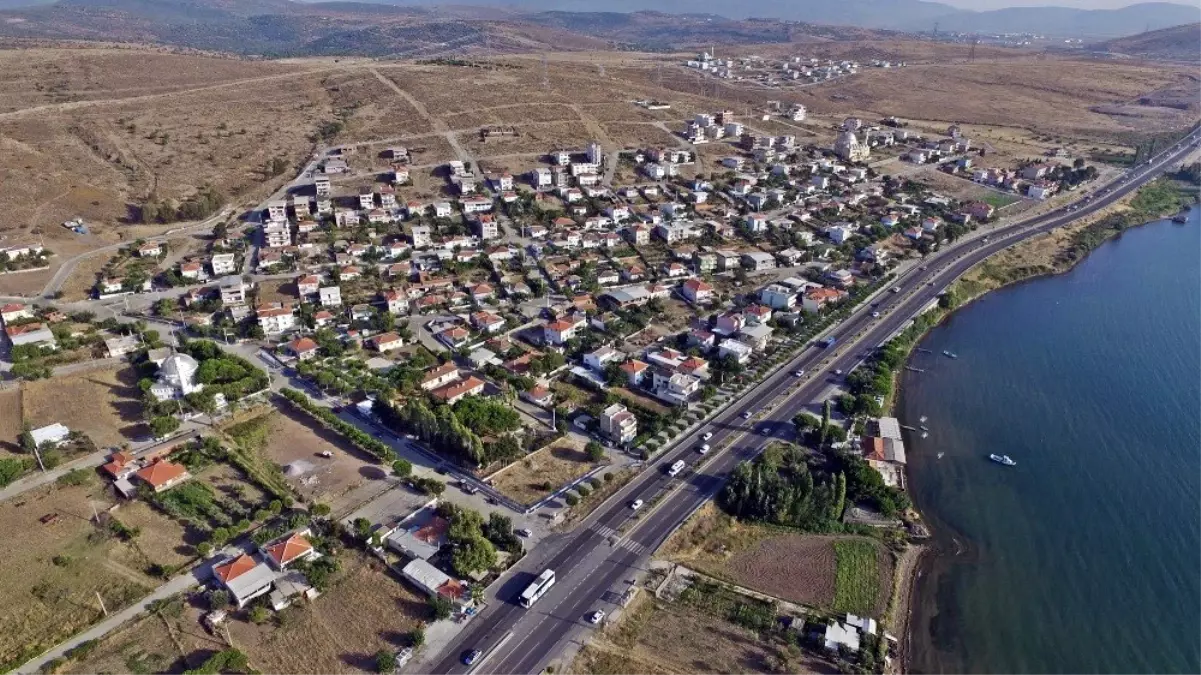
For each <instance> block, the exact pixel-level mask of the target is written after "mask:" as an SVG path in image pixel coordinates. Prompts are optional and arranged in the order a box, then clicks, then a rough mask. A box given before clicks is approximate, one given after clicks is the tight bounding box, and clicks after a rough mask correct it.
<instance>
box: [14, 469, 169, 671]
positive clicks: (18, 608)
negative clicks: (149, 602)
mask: <svg viewBox="0 0 1201 675" xmlns="http://www.w3.org/2000/svg"><path fill="white" fill-rule="evenodd" d="M114 505H115V503H114V501H113V500H112V499H110V497H109V496H108V494H107V491H106V489H105V487H104V486H103V485H102V484H101V482H100V480H99V479H98V478H96V477H95V476H90V477H89V479H88V481H87V483H86V484H84V485H78V486H65V487H53V486H52V487H48V488H40V489H37V490H34V491H31V492H27V493H25V494H23V495H21V496H20V497H19V498H15V499H10V500H7V501H5V502H2V503H0V541H5V542H8V543H9V544H10V545H9V546H7V547H6V551H5V554H4V555H3V556H0V664H6V665H8V666H13V665H17V664H16V663H14V662H19V661H22V660H23V659H26V658H30V657H32V656H33V655H35V654H37V653H39V652H41V651H43V650H45V649H47V648H49V647H50V646H52V645H54V644H56V643H58V642H59V641H60V640H62V639H63V638H66V637H67V636H69V635H72V634H74V633H76V632H78V631H79V630H81V629H83V628H84V627H85V626H87V625H88V624H90V623H92V622H93V621H95V620H97V619H98V618H100V615H101V611H100V607H99V605H98V602H97V599H96V593H97V592H99V593H100V595H101V597H103V598H104V603H105V605H106V606H107V607H108V610H109V611H110V612H112V611H116V610H117V609H120V608H122V607H124V606H127V605H129V604H130V603H132V602H133V601H135V600H136V599H138V598H140V597H142V596H144V595H145V594H146V593H147V592H149V591H150V589H152V588H154V587H155V586H157V585H158V584H159V583H160V582H159V581H158V580H156V579H153V578H151V577H150V576H147V574H146V573H145V570H146V569H147V568H148V567H149V566H150V565H151V564H154V563H159V564H173V563H177V562H179V561H180V559H181V558H182V557H183V556H181V555H180V554H179V553H178V552H177V551H176V549H175V547H177V546H180V545H182V543H183V542H182V541H181V540H180V539H179V538H178V535H179V532H180V529H179V527H178V526H177V525H176V524H174V523H172V522H170V521H169V520H167V519H166V518H165V517H163V516H161V515H159V514H156V513H151V512H147V511H144V510H143V508H144V505H143V506H134V507H132V508H127V507H122V508H120V509H117V510H116V511H115V512H114V513H113V515H114V516H115V517H117V518H118V519H120V520H121V522H123V523H126V520H128V522H127V523H126V524H127V525H134V524H136V525H137V526H138V527H141V528H142V533H141V535H140V536H139V537H138V538H137V539H135V540H134V541H133V542H130V543H126V542H122V541H120V540H119V539H118V538H117V537H116V536H114V535H112V534H111V533H110V532H109V531H108V530H107V529H105V528H102V527H99V526H97V525H96V524H95V523H94V522H93V521H92V517H93V510H92V509H93V507H95V509H96V511H97V512H99V513H100V514H101V515H102V516H103V515H104V514H105V513H106V511H108V510H109V509H110V508H111V507H113V506H114ZM47 517H49V518H47ZM43 518H46V520H47V522H46V523H43V522H42V519H43ZM5 670H7V668H5Z"/></svg>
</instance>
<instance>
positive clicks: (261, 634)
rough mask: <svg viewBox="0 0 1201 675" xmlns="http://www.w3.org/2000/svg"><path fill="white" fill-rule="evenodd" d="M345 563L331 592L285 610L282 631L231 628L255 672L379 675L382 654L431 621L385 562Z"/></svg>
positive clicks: (352, 557)
mask: <svg viewBox="0 0 1201 675" xmlns="http://www.w3.org/2000/svg"><path fill="white" fill-rule="evenodd" d="M340 562H341V564H342V567H343V571H342V572H341V573H340V574H339V576H338V578H337V579H335V581H334V582H333V585H332V586H331V587H330V589H329V590H328V591H327V592H326V593H325V594H324V595H322V596H321V597H319V598H317V599H316V600H314V601H313V602H312V603H310V604H307V605H296V606H294V607H291V608H288V609H287V610H285V611H284V620H283V624H282V625H281V626H278V627H276V626H273V625H264V626H255V625H253V624H249V623H244V622H241V621H234V622H232V623H231V624H230V636H231V637H232V638H233V641H234V644H236V645H238V646H239V648H241V649H242V651H244V652H245V653H246V655H247V656H248V657H249V658H250V663H251V665H252V666H254V667H255V668H256V669H257V670H260V671H262V672H265V673H361V672H374V670H375V653H376V652H377V651H379V650H380V649H398V648H400V647H402V646H405V645H406V644H407V642H406V641H407V639H408V633H409V631H411V630H412V629H413V628H414V627H415V626H416V625H417V622H418V621H425V620H429V619H430V618H431V617H430V616H428V613H429V609H428V605H427V603H426V599H425V598H424V597H420V596H418V595H417V594H416V593H415V592H414V591H412V590H410V589H409V588H408V587H407V586H404V585H403V584H402V582H401V581H400V580H399V579H397V578H395V577H393V576H391V575H390V574H389V573H388V572H387V571H386V570H385V569H384V567H383V564H382V563H380V562H379V561H377V560H375V559H372V558H367V557H365V556H362V557H360V556H358V555H357V554H355V553H353V552H347V553H345V554H344V555H343V556H342V557H341V560H340Z"/></svg>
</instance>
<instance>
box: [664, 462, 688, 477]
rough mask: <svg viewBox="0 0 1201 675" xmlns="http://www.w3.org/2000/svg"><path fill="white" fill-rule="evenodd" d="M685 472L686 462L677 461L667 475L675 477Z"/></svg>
mask: <svg viewBox="0 0 1201 675" xmlns="http://www.w3.org/2000/svg"><path fill="white" fill-rule="evenodd" d="M683 470H684V460H682V459H680V460H676V463H675V464H672V465H671V468H669V469H668V470H667V475H668V476H675V475H676V474H678V473H680V472H681V471H683Z"/></svg>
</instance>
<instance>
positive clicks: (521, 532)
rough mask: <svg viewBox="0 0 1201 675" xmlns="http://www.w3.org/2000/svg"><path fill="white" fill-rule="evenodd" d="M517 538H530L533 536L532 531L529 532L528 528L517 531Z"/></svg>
mask: <svg viewBox="0 0 1201 675" xmlns="http://www.w3.org/2000/svg"><path fill="white" fill-rule="evenodd" d="M517 536H519V537H532V536H534V532H533V531H532V530H530V528H528V527H523V528H521V529H520V530H517Z"/></svg>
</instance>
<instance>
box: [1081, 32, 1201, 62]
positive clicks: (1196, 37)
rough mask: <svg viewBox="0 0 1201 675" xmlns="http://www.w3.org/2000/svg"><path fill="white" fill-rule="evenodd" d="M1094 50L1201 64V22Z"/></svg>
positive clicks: (1105, 43)
mask: <svg viewBox="0 0 1201 675" xmlns="http://www.w3.org/2000/svg"><path fill="white" fill-rule="evenodd" d="M1093 49H1097V50H1100V51H1106V52H1111V53H1114V54H1126V55H1129V56H1141V57H1144V58H1149V59H1159V60H1164V61H1190V62H1193V63H1197V62H1201V23H1186V24H1184V25H1182V26H1173V27H1171V28H1161V29H1159V30H1153V31H1149V32H1146V33H1139V34H1137V35H1130V36H1127V37H1123V38H1118V39H1116V40H1109V41H1107V42H1102V43H1100V44H1097V45H1093Z"/></svg>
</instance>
